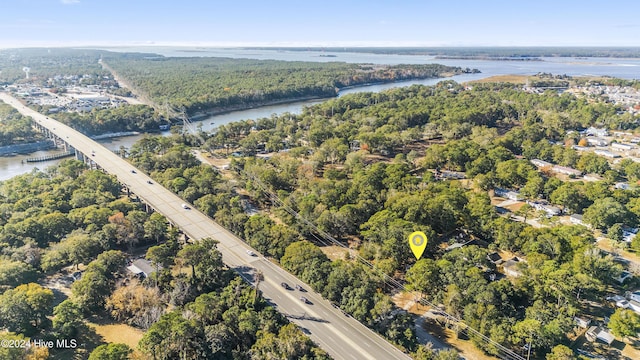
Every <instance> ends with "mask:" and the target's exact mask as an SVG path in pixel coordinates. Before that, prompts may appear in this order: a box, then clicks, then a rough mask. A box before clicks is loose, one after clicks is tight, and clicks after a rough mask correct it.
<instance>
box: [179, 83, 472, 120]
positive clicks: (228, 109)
mask: <svg viewBox="0 0 640 360" xmlns="http://www.w3.org/2000/svg"><path fill="white" fill-rule="evenodd" d="M464 74H465V73H464V72H463V73H460V74H455V73H446V74H442V76H436V77H424V78H423V77H414V78H409V79H397V80H392V81H372V82H366V83H362V84H357V85H349V86H343V87H340V88H336V94H335V95H334V96H331V97H323V96H316V95H309V96H298V97H294V98H287V99H280V100H271V101H262V102H258V103H252V104H249V105H238V106H228V107H223V108H213V109H208V110H205V111H200V112H197V113H195V114H193V115H191V116H189V118H190V119H191V120H193V121H201V120H204V119H206V118H207V117H210V116H216V115H223V114H228V113H230V112H234V111H243V110H251V109H257V108H260V107H264V106H272V105H282V104H290V103H296V102H299V101H312V100H331V99H335V98H337V97H338V96H339V95H340V92H341V91H343V90H350V89H355V88H359V87H365V86H374V85H384V84H393V83H400V82H404V81H412V80H429V79H443V80H444V79H447V78H450V77H453V76H456V75H464Z"/></svg>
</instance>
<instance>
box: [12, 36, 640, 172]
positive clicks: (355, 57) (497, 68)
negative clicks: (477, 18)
mask: <svg viewBox="0 0 640 360" xmlns="http://www.w3.org/2000/svg"><path fill="white" fill-rule="evenodd" d="M105 50H110V51H117V52H145V53H156V54H160V55H163V56H175V57H227V58H249V59H260V60H284V61H315V62H330V61H342V62H348V63H372V64H389V65H397V64H431V63H438V64H443V65H449V66H459V67H462V68H470V69H479V70H480V71H481V73H479V74H462V75H457V76H454V77H451V78H447V79H444V80H455V81H457V82H466V81H471V80H478V79H483V78H487V77H490V76H495V75H505V74H515V75H535V74H537V73H541V72H542V73H551V74H555V75H563V74H564V75H570V76H594V75H595V76H611V77H618V78H622V79H629V80H631V79H640V59H624V58H570V57H557V58H556V57H553V58H546V57H545V58H540V60H542V61H494V60H463V59H435V58H434V57H432V56H421V55H391V54H369V53H348V52H322V51H288V50H255V49H236V48H205V47H144V46H142V47H117V48H105ZM442 80H443V79H427V80H409V81H401V82H395V83H388V84H378V85H368V86H360V87H354V88H350V89H345V90H343V91H341V92H340V93H339V95H338V96H344V95H346V94H350V93H356V92H367V91H372V92H378V91H383V90H386V89H390V88H394V87H401V86H410V85H413V84H422V85H434V84H436V83H438V82H440V81H442ZM320 101H321V100H310V101H299V102H292V103H288V104H279V105H268V106H262V107H259V108H255V109H249V110H242V111H234V112H230V113H226V114H221V115H215V116H211V117H208V118H205V119H203V120H200V121H197V122H194V124H195V125H196V126H197V125H198V124H201V125H202V129H203V130H206V131H208V130H212V129H214V128H215V127H217V126H220V125H223V124H227V123H230V122H233V121H238V120H246V119H257V118H262V117H269V116H271V115H272V114H282V113H286V112H289V113H292V114H298V113H300V112H301V111H302V109H303V107H305V106H309V105H313V104H317V103H319V102H320ZM164 134H165V135H167V134H169V132H165V133H164ZM142 136H143V135H140V136H129V137H123V138H117V139H111V140H102V141H100V142H101V143H102V144H103V145H104V146H105V147H107V148H109V149H112V150H117V149H119V148H120V147H121V146H124V147H127V148H129V147H131V145H133V143H135V142H136V141H138V140H139V139H140V138H141V137H142ZM53 152H55V150H54V151H53ZM50 153H52V151H40V152H38V153H37V154H31V155H28V156H26V155H18V156H14V157H0V181H1V180H6V179H9V178H11V177H13V176H16V175H19V174H24V173H27V172H30V171H32V170H33V169H34V168H39V169H44V168H46V167H48V166H51V165H54V164H56V163H58V162H59V161H60V160H53V161H48V162H43V163H27V162H24V161H23V160H25V159H26V158H27V157H33V156H44V155H48V154H50Z"/></svg>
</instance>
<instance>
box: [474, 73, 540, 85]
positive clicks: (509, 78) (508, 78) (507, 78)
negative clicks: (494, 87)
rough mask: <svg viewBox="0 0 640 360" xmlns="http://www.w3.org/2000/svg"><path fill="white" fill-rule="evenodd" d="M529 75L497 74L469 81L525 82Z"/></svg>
mask: <svg viewBox="0 0 640 360" xmlns="http://www.w3.org/2000/svg"><path fill="white" fill-rule="evenodd" d="M528 79H529V76H527V75H495V76H490V77H488V78H484V79H480V80H473V81H469V82H468V83H469V84H473V83H492V82H508V83H514V84H525V83H526V82H527V80H528Z"/></svg>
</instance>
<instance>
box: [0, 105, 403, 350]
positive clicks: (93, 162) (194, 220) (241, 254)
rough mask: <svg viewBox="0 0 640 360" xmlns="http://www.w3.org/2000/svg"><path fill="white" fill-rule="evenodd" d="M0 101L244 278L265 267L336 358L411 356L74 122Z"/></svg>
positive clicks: (280, 305)
mask: <svg viewBox="0 0 640 360" xmlns="http://www.w3.org/2000/svg"><path fill="white" fill-rule="evenodd" d="M0 100H2V101H4V102H5V103H7V104H10V105H12V106H13V107H14V108H16V109H17V110H18V111H19V112H20V113H22V114H23V115H25V116H30V117H32V118H33V121H34V124H35V125H36V127H38V128H40V129H42V130H43V131H45V132H47V134H48V135H49V136H52V137H55V138H57V140H58V141H62V142H63V146H64V147H67V148H69V147H70V148H72V149H74V150H75V152H76V157H77V158H78V159H80V160H83V161H84V162H86V163H87V164H89V165H90V167H91V168H100V169H102V170H104V171H105V172H107V173H109V174H113V175H115V176H116V177H117V179H118V181H119V182H120V183H121V184H123V185H124V186H125V187H126V188H127V189H128V190H129V191H130V192H132V193H134V194H135V195H136V196H137V197H138V198H139V199H140V200H141V201H142V202H143V203H144V204H145V205H146V206H147V207H148V208H150V209H152V210H153V211H157V212H159V213H160V214H162V215H164V216H165V217H166V218H167V220H168V221H169V222H170V223H171V224H173V225H174V226H176V227H178V228H179V229H181V231H182V232H183V233H184V234H186V236H188V237H189V238H191V239H194V240H199V239H203V238H205V237H211V238H213V239H216V240H218V241H219V242H220V243H219V245H218V249H219V250H220V252H221V253H222V259H223V261H224V262H225V264H226V265H227V266H229V267H230V268H232V269H234V270H236V271H237V272H238V273H240V274H241V275H242V276H243V278H245V280H247V281H249V282H253V275H254V274H255V273H256V271H259V272H261V273H262V275H263V277H264V280H262V281H261V282H260V290H261V291H262V293H263V296H264V297H265V298H266V299H267V301H269V302H270V303H271V304H272V305H273V306H274V307H275V308H276V309H277V310H278V311H280V312H281V313H283V314H284V315H286V316H287V317H288V318H289V320H290V321H292V322H293V323H295V324H297V325H298V326H300V327H301V328H303V329H306V331H305V332H306V333H307V334H308V336H309V337H310V338H311V339H312V340H313V341H314V342H316V343H317V344H318V345H319V346H320V347H321V348H322V349H324V350H325V351H326V352H327V353H329V355H331V356H332V357H333V358H334V359H354V360H359V359H378V360H385V359H409V357H408V356H407V355H406V354H404V353H403V352H401V351H400V350H398V349H397V348H396V347H395V346H393V345H391V344H390V343H389V342H387V341H386V340H385V339H383V338H382V337H381V336H379V335H378V334H376V333H375V332H373V331H372V330H370V329H368V328H367V327H365V326H364V325H362V324H361V323H359V322H358V321H357V320H355V319H353V318H351V317H349V316H346V315H345V314H343V313H342V311H341V310H340V309H336V308H334V307H333V306H332V305H331V304H330V303H329V302H328V301H327V300H325V299H323V298H322V296H320V295H319V294H316V293H314V292H313V291H311V287H310V286H308V285H306V284H304V283H303V282H302V281H300V280H299V279H297V278H296V277H294V276H293V275H291V274H289V273H288V272H286V271H285V270H283V269H282V268H280V267H279V266H277V265H276V264H274V263H272V262H271V261H269V260H268V259H265V258H264V257H262V256H251V255H249V253H248V251H253V252H254V253H256V254H257V251H255V250H254V249H252V248H250V247H249V246H248V245H247V244H246V243H245V242H244V241H242V240H241V239H240V238H238V237H236V236H235V235H234V234H232V233H231V232H230V231H228V230H227V229H225V228H223V227H222V226H220V225H219V224H217V223H216V222H215V221H213V220H212V219H211V218H209V217H208V216H206V215H205V214H204V213H202V212H200V211H198V210H197V209H195V208H193V207H191V208H190V209H185V208H183V206H182V204H184V203H185V201H184V200H182V199H181V198H179V197H178V196H177V195H175V194H174V193H172V192H171V191H169V190H167V189H166V188H164V187H163V186H161V185H160V184H157V183H155V182H154V181H152V179H151V178H150V177H149V176H147V175H146V174H144V173H143V172H142V171H140V170H138V169H136V168H135V167H133V166H132V165H131V164H129V163H128V162H127V161H125V160H124V159H122V158H120V157H119V156H118V155H116V154H114V153H113V152H111V151H110V150H109V149H107V148H105V147H103V146H102V145H100V144H99V143H97V142H95V141H94V140H92V139H90V138H89V137H87V136H85V135H83V134H82V133H80V132H78V131H76V130H74V129H72V128H71V127H69V126H66V125H64V124H62V123H60V122H58V121H56V120H53V119H50V118H49V117H47V116H45V115H42V114H40V113H38V112H36V111H34V110H31V109H29V108H28V107H26V106H24V105H23V104H22V103H21V102H20V101H18V100H17V99H15V98H14V97H12V96H10V95H9V94H7V93H4V92H0ZM282 282H286V283H288V284H289V285H294V284H301V285H302V286H303V287H305V288H306V289H308V290H309V292H306V293H304V296H305V297H306V298H308V299H309V301H310V302H311V304H305V303H303V302H302V301H301V300H300V297H301V296H302V295H303V293H301V292H300V291H298V290H287V289H284V288H283V287H282V286H280V283H282Z"/></svg>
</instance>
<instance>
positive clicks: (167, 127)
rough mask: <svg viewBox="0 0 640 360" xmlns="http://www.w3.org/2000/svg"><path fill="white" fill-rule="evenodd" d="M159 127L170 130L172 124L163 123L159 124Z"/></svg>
mask: <svg viewBox="0 0 640 360" xmlns="http://www.w3.org/2000/svg"><path fill="white" fill-rule="evenodd" d="M158 128H159V129H160V130H162V131H165V130H169V129H170V128H171V124H163V125H160V126H158Z"/></svg>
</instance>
